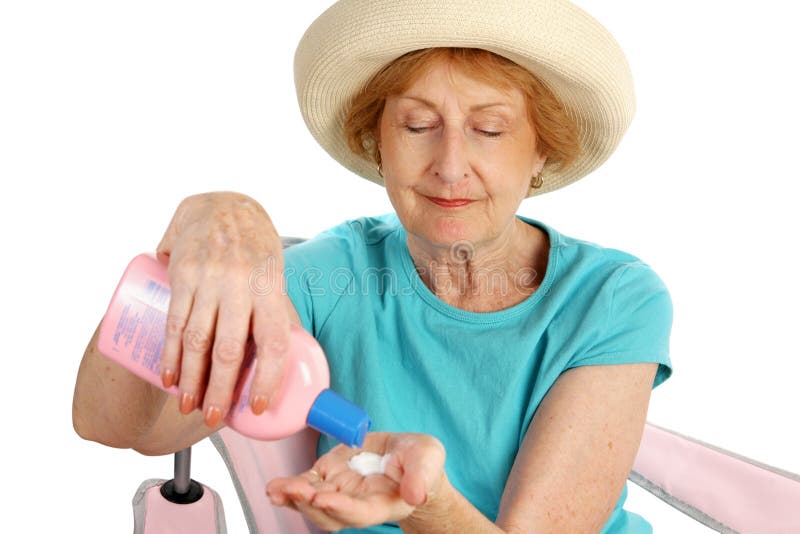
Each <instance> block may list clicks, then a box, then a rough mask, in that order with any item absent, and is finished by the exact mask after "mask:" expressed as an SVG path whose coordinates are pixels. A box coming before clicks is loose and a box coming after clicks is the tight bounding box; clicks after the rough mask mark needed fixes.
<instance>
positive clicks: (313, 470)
mask: <svg viewBox="0 0 800 534" xmlns="http://www.w3.org/2000/svg"><path fill="white" fill-rule="evenodd" d="M308 474H309V475H311V476H313V477H314V478H317V479H319V480H322V475H320V474H319V471H317V470H316V469H310V470H309V471H308Z"/></svg>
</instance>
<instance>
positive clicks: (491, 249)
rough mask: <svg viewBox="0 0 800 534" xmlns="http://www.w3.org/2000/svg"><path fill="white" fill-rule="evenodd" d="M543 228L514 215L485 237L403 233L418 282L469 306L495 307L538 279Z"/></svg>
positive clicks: (543, 261) (517, 297)
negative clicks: (442, 240)
mask: <svg viewBox="0 0 800 534" xmlns="http://www.w3.org/2000/svg"><path fill="white" fill-rule="evenodd" d="M548 241H549V240H548V238H547V234H546V233H545V232H542V231H541V230H539V229H538V228H534V227H532V226H530V225H528V224H526V223H524V222H522V221H520V220H518V219H517V218H516V217H515V218H514V219H513V222H512V223H511V224H509V226H508V227H507V228H506V229H505V230H504V231H503V232H502V233H501V234H500V235H498V236H496V237H495V238H493V239H491V240H489V241H486V242H478V243H472V242H467V241H464V242H459V243H455V244H453V245H449V246H442V245H436V244H433V243H431V242H429V241H427V240H425V239H423V238H421V237H419V236H415V235H411V234H409V235H408V239H407V242H408V249H409V252H410V253H411V257H412V258H413V260H414V266H415V267H416V269H417V272H418V273H419V276H420V278H421V279H422V281H423V283H424V284H425V285H426V286H427V287H428V289H430V290H431V292H433V293H434V294H435V295H436V296H437V297H439V298H440V299H441V300H443V301H444V302H446V303H447V304H450V305H452V306H455V307H457V308H461V309H465V310H469V311H480V312H487V311H497V310H502V309H505V308H508V307H511V306H513V305H514V304H517V303H519V302H521V301H523V300H525V299H526V298H527V297H528V296H530V295H531V294H532V293H533V292H534V291H535V290H536V288H538V287H539V285H540V284H541V281H542V279H543V278H544V274H545V269H546V266H547V253H548V250H549V246H548Z"/></svg>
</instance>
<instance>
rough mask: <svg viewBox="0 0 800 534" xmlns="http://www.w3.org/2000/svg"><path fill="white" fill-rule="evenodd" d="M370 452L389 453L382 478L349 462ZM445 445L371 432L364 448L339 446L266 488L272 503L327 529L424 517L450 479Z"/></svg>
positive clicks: (430, 439) (417, 436)
mask: <svg viewBox="0 0 800 534" xmlns="http://www.w3.org/2000/svg"><path fill="white" fill-rule="evenodd" d="M364 451H369V452H373V453H375V454H379V455H384V454H389V455H390V458H389V460H388V462H387V465H386V472H385V473H384V474H372V475H368V476H366V477H364V476H362V475H360V474H359V473H357V472H356V471H353V470H351V469H350V467H349V466H348V464H347V463H348V461H349V459H350V458H352V457H353V456H355V455H357V454H359V453H361V452H364ZM444 461H445V449H444V446H443V445H442V444H441V442H439V440H437V439H436V438H434V437H433V436H429V435H427V434H412V433H390V432H371V433H369V434H367V438H366V439H365V441H364V446H363V448H360V449H359V448H356V449H351V448H349V447H346V446H345V445H338V446H336V447H334V448H333V449H331V450H330V451H328V453H327V454H325V455H323V456H322V457H320V458H319V459H318V460H317V461H316V462H315V463H314V465H313V466H312V468H311V469H309V470H308V471H305V472H303V473H301V474H299V475H297V476H294V477H288V478H276V479H274V480H272V481H270V483H269V484H268V485H267V495H268V496H269V498H270V500H271V502H272V504H274V505H276V506H288V507H291V508H294V509H295V510H298V511H300V512H302V513H303V514H304V515H305V516H306V517H307V518H308V519H310V520H311V521H312V522H313V523H314V524H316V525H317V526H318V527H320V528H322V529H324V530H339V529H342V528H348V527H353V528H364V527H367V526H371V525H378V524H381V523H384V522H387V521H400V520H402V519H405V518H408V517H410V516H412V515H414V514H424V513H425V512H426V509H427V508H428V507H431V506H433V507H435V506H437V504H438V503H437V502H436V499H437V497H438V496H439V495H440V494H443V493H444V489H445V488H446V487H447V486H449V481H448V480H447V476H446V475H445V472H444Z"/></svg>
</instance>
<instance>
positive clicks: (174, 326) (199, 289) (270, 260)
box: [157, 192, 299, 428]
mask: <svg viewBox="0 0 800 534" xmlns="http://www.w3.org/2000/svg"><path fill="white" fill-rule="evenodd" d="M157 251H158V254H159V255H166V256H168V257H169V266H168V273H169V283H170V288H171V297H170V302H169V311H168V314H167V326H166V339H165V342H164V349H163V352H162V357H161V372H162V374H161V377H162V381H163V383H164V386H165V387H170V386H171V385H174V384H176V383H177V384H178V389H179V390H180V396H179V405H180V411H181V413H184V414H188V413H190V412H191V411H192V410H193V409H195V408H198V407H200V406H202V410H203V414H204V416H205V424H206V425H207V426H209V427H212V428H213V427H216V426H217V425H218V424H219V422H220V421H221V419H222V418H223V417H224V416H225V415H226V414H227V413H228V410H229V408H230V405H231V402H232V397H233V391H234V388H235V387H236V382H237V379H238V377H239V369H240V366H241V364H242V360H243V358H244V350H245V346H246V343H247V340H248V336H249V335H250V334H251V333H252V336H253V339H254V341H255V343H256V346H257V348H258V350H257V364H256V371H255V376H254V378H253V382H252V385H251V390H250V391H251V392H250V399H249V400H250V406H251V408H252V410H253V412H254V413H256V414H259V413H261V412H263V411H264V410H265V409H266V408H267V407H268V405H269V399H270V392H273V391H277V389H278V386H279V385H280V381H281V379H282V376H283V369H284V362H285V354H286V350H287V346H288V342H289V323H290V321H296V322H299V318H297V313H296V311H295V310H294V307H293V306H292V304H291V300H289V298H288V296H287V295H285V291H283V287H284V284H283V248H282V246H281V240H280V237H279V235H278V232H277V231H276V230H275V227H274V226H273V224H272V221H271V220H270V218H269V215H267V212H266V211H264V208H262V207H261V205H260V204H259V203H258V202H256V201H255V200H253V199H252V198H250V197H248V196H246V195H242V194H239V193H232V192H214V193H205V194H200V195H194V196H191V197H188V198H186V199H184V200H183V201H182V202H181V204H180V205H179V206H178V208H177V210H176V211H175V214H174V215H173V217H172V220H171V221H170V223H169V227H168V228H167V231H166V232H165V233H164V237H163V238H162V239H161V243H159V245H158V249H157Z"/></svg>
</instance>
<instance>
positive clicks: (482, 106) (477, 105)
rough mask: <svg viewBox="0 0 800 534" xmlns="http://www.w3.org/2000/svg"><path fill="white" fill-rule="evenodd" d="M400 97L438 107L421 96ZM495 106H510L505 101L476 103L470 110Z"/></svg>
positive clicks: (430, 106)
mask: <svg viewBox="0 0 800 534" xmlns="http://www.w3.org/2000/svg"><path fill="white" fill-rule="evenodd" d="M398 98H408V99H410V100H416V101H417V102H420V103H422V104H425V105H426V106H428V107H429V108H434V109H435V108H436V104H434V103H433V102H431V101H430V100H427V99H425V98H422V97H419V96H399V97H398ZM495 106H503V107H510V106H509V105H508V104H507V103H505V102H489V103H488V104H476V105H474V106H472V107H470V108H469V110H470V112H473V111H480V110H482V109H486V108H491V107H495Z"/></svg>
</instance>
